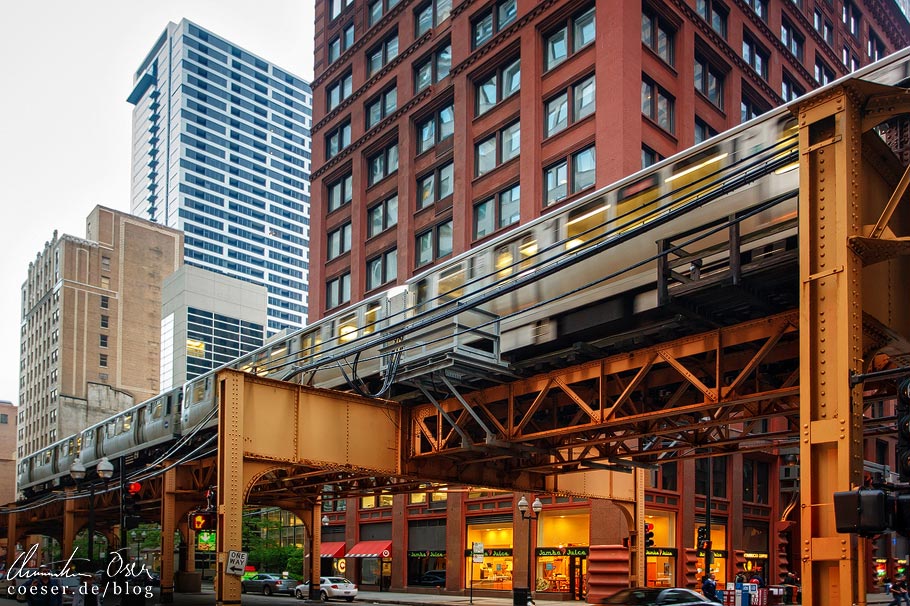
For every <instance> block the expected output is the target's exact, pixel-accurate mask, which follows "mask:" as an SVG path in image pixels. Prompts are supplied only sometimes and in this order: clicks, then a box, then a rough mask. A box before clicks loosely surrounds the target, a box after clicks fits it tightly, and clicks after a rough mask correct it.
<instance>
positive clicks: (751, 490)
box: [743, 458, 769, 503]
mask: <svg viewBox="0 0 910 606" xmlns="http://www.w3.org/2000/svg"><path fill="white" fill-rule="evenodd" d="M768 478H769V466H768V463H766V462H765V461H755V460H753V459H746V458H744V459H743V501H746V502H749V503H768Z"/></svg>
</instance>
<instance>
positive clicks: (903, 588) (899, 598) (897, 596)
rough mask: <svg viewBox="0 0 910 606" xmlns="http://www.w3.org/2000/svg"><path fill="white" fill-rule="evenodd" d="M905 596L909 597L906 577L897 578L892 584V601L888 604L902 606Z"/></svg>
mask: <svg viewBox="0 0 910 606" xmlns="http://www.w3.org/2000/svg"><path fill="white" fill-rule="evenodd" d="M905 595H907V585H906V584H905V583H904V577H897V578H896V579H895V580H894V582H893V583H891V601H890V602H888V606H900V605H901V603H902V602H903V601H904V596H905Z"/></svg>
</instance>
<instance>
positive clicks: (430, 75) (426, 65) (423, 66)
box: [414, 44, 452, 93]
mask: <svg viewBox="0 0 910 606" xmlns="http://www.w3.org/2000/svg"><path fill="white" fill-rule="evenodd" d="M450 69H452V45H451V44H447V45H446V46H444V47H442V48H440V49H439V50H437V51H434V52H433V53H430V55H429V56H428V57H426V58H425V59H424V60H423V61H421V62H420V63H418V64H417V66H416V67H415V68H414V92H418V93H419V92H420V91H422V90H423V89H425V88H426V87H428V86H429V85H431V84H433V83H434V82H439V81H440V80H442V79H443V78H445V77H446V76H448V75H449V70H450Z"/></svg>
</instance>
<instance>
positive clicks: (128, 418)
mask: <svg viewBox="0 0 910 606" xmlns="http://www.w3.org/2000/svg"><path fill="white" fill-rule="evenodd" d="M132 423H133V413H129V414H125V415H123V416H122V417H120V418H119V419H118V420H117V433H125V432H127V431H129V430H130V426H131V425H132Z"/></svg>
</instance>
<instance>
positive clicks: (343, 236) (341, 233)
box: [327, 223, 351, 261]
mask: <svg viewBox="0 0 910 606" xmlns="http://www.w3.org/2000/svg"><path fill="white" fill-rule="evenodd" d="M327 249H328V250H327V255H328V260H329V261H331V260H332V259H334V258H335V257H338V256H339V255H342V254H344V253H346V252H348V251H349V250H351V224H350V223H345V224H344V225H342V226H341V227H339V228H338V229H335V230H332V231H330V232H329V236H328V239H327Z"/></svg>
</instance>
